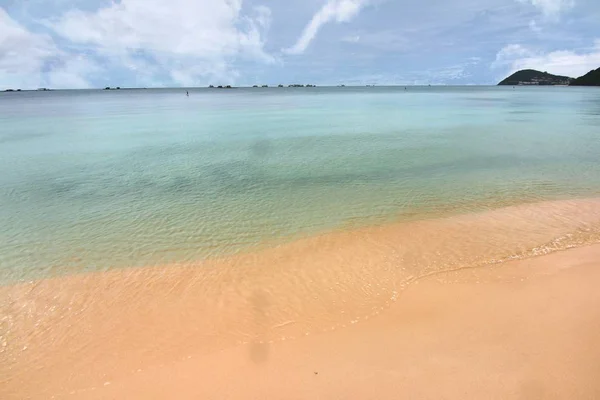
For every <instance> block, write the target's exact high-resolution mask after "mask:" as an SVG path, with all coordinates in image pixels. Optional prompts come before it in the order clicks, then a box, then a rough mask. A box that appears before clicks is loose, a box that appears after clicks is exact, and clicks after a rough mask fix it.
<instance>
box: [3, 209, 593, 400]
mask: <svg viewBox="0 0 600 400" xmlns="http://www.w3.org/2000/svg"><path fill="white" fill-rule="evenodd" d="M599 226H600V199H580V200H572V201H554V202H545V203H537V204H525V205H521V206H513V207H508V208H505V209H500V210H493V211H489V212H483V213H477V214H469V215H461V216H454V217H449V218H445V219H441V220H435V221H418V222H413V223H408V224H406V223H404V224H402V223H400V224H391V225H389V226H380V227H369V228H364V229H358V230H353V231H345V232H336V233H335V234H326V235H322V236H317V237H311V238H307V239H301V240H298V241H296V242H293V243H289V244H285V245H280V246H276V247H275V248H269V249H263V250H260V251H258V252H255V253H251V254H243V255H240V256H239V257H233V258H229V259H226V260H216V261H215V260H213V261H208V262H204V263H198V264H194V265H172V266H164V267H149V268H132V269H125V270H115V271H109V272H96V273H88V274H81V275H73V276H67V277H60V278H50V279H45V280H40V281H33V282H31V283H25V284H19V285H12V286H5V287H0V297H2V298H3V299H6V301H5V302H3V303H1V304H0V311H1V312H2V313H1V314H2V315H3V319H2V331H3V332H2V335H1V336H3V338H2V340H0V341H3V343H6V344H3V343H0V345H2V346H3V347H2V348H1V349H2V352H1V354H0V361H1V362H0V366H1V369H3V370H4V371H0V375H2V376H5V377H7V378H6V380H4V381H0V393H1V392H2V391H3V389H2V387H5V388H6V389H5V390H6V391H7V393H8V394H11V393H12V394H19V395H21V396H20V397H23V396H25V395H29V394H28V393H25V392H19V390H22V391H29V390H32V392H31V394H30V396H31V397H33V398H46V397H50V395H59V394H61V395H62V394H68V393H70V392H71V391H75V392H76V393H79V392H77V391H78V390H83V389H86V388H90V387H95V388H99V386H98V385H99V383H104V382H117V381H122V380H123V379H125V380H126V377H128V376H130V375H131V374H132V372H135V371H137V370H142V371H144V370H146V369H148V368H155V367H156V368H159V369H160V365H173V364H177V363H181V362H184V363H185V360H187V359H188V357H193V359H196V358H198V357H201V358H206V359H211V357H217V356H216V355H218V354H222V353H223V352H229V351H233V352H235V349H240V348H246V349H248V348H250V349H254V350H252V351H251V353H252V354H254V356H252V357H254V358H256V360H260V359H261V358H262V357H263V355H262V354H263V353H264V352H263V350H264V348H270V347H271V346H275V345H277V346H287V344H288V343H295V342H298V343H301V342H303V341H305V340H307V337H310V338H312V337H321V336H323V337H325V336H327V335H333V336H337V335H340V336H343V335H344V334H345V332H347V331H349V330H350V331H352V330H353V329H355V327H357V326H362V325H363V323H365V325H366V321H367V320H370V321H368V324H370V323H371V321H374V320H381V319H386V318H388V317H389V315H390V314H393V313H394V311H393V310H395V309H397V308H398V307H400V306H402V304H404V303H405V300H406V295H407V293H411V291H414V290H415V288H416V287H421V286H422V285H421V283H422V282H429V281H431V280H439V279H440V277H443V276H450V275H453V274H455V275H457V276H459V278H457V279H458V280H459V281H460V280H464V278H465V277H466V276H471V275H473V274H475V275H477V274H481V273H483V272H485V273H488V274H491V273H496V272H498V273H499V274H500V275H502V274H505V273H506V271H507V268H508V269H510V268H509V267H510V266H511V265H523V264H527V263H534V264H535V263H540V262H542V263H543V261H539V260H548V258H547V257H550V260H553V259H559V260H563V257H566V259H568V260H570V259H572V261H569V262H572V263H576V262H578V260H579V259H581V258H582V256H581V255H580V252H584V253H585V252H586V251H587V250H585V249H588V248H593V249H594V251H593V256H594V257H596V256H598V254H596V253H600V252H599V251H597V250H598V249H599V248H600V245H591V246H588V247H586V245H587V244H590V243H594V242H598V241H599V239H600V236H598V234H599V233H600V232H599V231H597V228H598V227H599ZM582 246H583V247H582ZM570 247H578V248H576V249H570ZM563 250H565V251H563ZM574 252H575V253H574ZM549 253H550V254H549ZM573 254H575V255H573ZM563 255H564V256H563ZM514 258H522V259H521V260H513V261H511V260H512V259H514ZM583 258H585V257H583ZM588 258H589V257H588ZM597 260H600V256H598V257H597V259H596V258H594V259H593V260H592V261H597ZM552 263H553V261H551V262H549V264H551V266H552V265H554V264H552ZM477 266H479V267H484V268H473V269H469V268H470V267H477ZM517 269H518V268H517ZM554 269H556V268H554ZM449 270H456V271H455V272H448V271H449ZM552 270H553V268H549V269H548V268H546V272H548V271H552ZM426 275H430V276H429V277H426V278H423V276H426ZM592 278H593V279H595V275H594V276H592ZM593 279H590V281H591V280H593ZM449 282H450V281H449ZM450 283H451V282H450ZM471 284H473V285H478V283H473V282H471ZM467 286H469V287H470V285H467ZM437 290H440V291H442V292H443V291H444V290H446V289H444V287H439V288H437V289H436V291H437ZM417 308H418V307H417ZM415 312H416V311H415ZM531 317H533V318H536V317H535V316H533V315H532V316H531ZM464 322H465V323H466V322H467V321H464ZM475 322H476V321H472V323H475ZM261 349H262V350H261ZM340 352H342V353H346V352H349V353H348V354H351V353H352V352H351V351H350V350H349V349H344V350H340ZM256 360H254V361H256ZM254 361H253V362H254ZM259 364H260V363H259ZM31 365H36V366H37V368H36V369H32V368H31V367H30V366H31ZM76 371H77V372H76ZM162 373H165V374H166V375H169V373H168V371H167V370H165V369H164V368H163V369H162ZM203 373H205V372H203ZM154 379H156V380H157V382H158V381H160V379H159V377H155V378H153V379H152V380H151V382H153V381H154ZM161 384H164V385H166V382H162V383H161ZM107 386H111V388H112V387H113V386H112V384H109V385H107ZM151 386H152V385H151ZM106 390H108V389H106ZM111 390H112V389H111ZM127 390H129V389H127ZM333 394H334V393H332V396H333ZM86 396H87V395H86ZM115 396H116V397H123V395H121V396H119V395H115ZM3 397H7V398H11V397H10V396H3ZM18 397H19V396H17V398H18ZM142 397H144V396H142ZM146 397H147V396H146ZM333 397H335V396H333ZM209 398H210V397H209ZM286 398H287V397H286ZM290 398H293V396H291V397H290Z"/></svg>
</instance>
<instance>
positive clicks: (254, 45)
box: [46, 0, 276, 84]
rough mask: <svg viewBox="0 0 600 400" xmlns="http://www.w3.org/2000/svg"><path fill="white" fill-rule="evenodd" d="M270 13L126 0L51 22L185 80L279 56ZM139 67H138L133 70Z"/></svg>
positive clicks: (233, 5)
mask: <svg viewBox="0 0 600 400" xmlns="http://www.w3.org/2000/svg"><path fill="white" fill-rule="evenodd" d="M270 21H271V11H270V9H269V8H267V7H264V6H259V7H255V8H254V9H253V10H252V14H251V15H243V14H242V0H169V1H164V0H122V1H121V2H119V3H116V2H113V3H110V5H108V6H107V7H104V8H100V9H98V10H96V11H92V12H85V11H81V10H71V11H68V12H67V13H65V14H63V15H62V16H60V17H59V18H56V19H52V20H50V21H47V22H46V25H47V26H48V27H50V28H51V29H53V30H54V31H55V32H56V33H57V34H59V35H60V36H62V37H64V38H66V39H68V40H70V41H72V42H74V43H78V44H84V45H89V46H92V48H93V49H95V50H96V51H98V52H99V53H100V54H102V55H105V56H109V57H113V58H116V59H120V60H121V59H124V58H126V59H129V60H130V63H131V64H133V65H134V66H135V65H136V62H135V61H133V62H131V60H135V59H138V58H141V59H146V60H147V59H151V60H153V61H155V62H157V63H158V64H159V65H160V66H162V67H163V68H164V69H165V71H166V72H167V74H169V75H170V76H171V77H172V78H173V80H175V81H176V82H177V83H180V84H196V83H198V82H199V80H202V79H207V78H209V77H211V78H217V79H228V78H229V73H230V68H229V62H230V61H232V60H235V59H237V58H244V57H245V58H248V59H252V60H259V61H261V62H265V63H272V62H275V61H276V60H275V58H274V57H272V56H271V55H269V54H267V53H266V52H265V50H264V44H265V39H264V37H265V34H266V31H267V30H268V29H269V26H270ZM134 70H135V69H134Z"/></svg>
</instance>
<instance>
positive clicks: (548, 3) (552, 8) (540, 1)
mask: <svg viewBox="0 0 600 400" xmlns="http://www.w3.org/2000/svg"><path fill="white" fill-rule="evenodd" d="M518 1H519V2H520V3H527V4H531V5H532V6H534V7H536V8H537V9H539V10H540V11H541V12H542V14H544V16H546V17H548V18H556V17H558V15H559V14H561V13H563V12H566V11H568V10H570V9H572V8H573V7H575V0H518Z"/></svg>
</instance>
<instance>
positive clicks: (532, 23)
mask: <svg viewBox="0 0 600 400" xmlns="http://www.w3.org/2000/svg"><path fill="white" fill-rule="evenodd" d="M529 29H531V31H532V32H535V33H540V32H541V31H542V28H540V26H539V25H538V24H537V22H535V20H533V19H532V20H531V21H529Z"/></svg>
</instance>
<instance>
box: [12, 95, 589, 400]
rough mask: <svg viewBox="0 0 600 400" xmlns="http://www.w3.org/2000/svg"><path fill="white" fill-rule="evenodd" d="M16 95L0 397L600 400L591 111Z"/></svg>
mask: <svg viewBox="0 0 600 400" xmlns="http://www.w3.org/2000/svg"><path fill="white" fill-rule="evenodd" d="M280 89H281V90H280ZM13 94H14V93H13ZM13 94H11V93H2V94H0V125H1V126H2V127H3V129H2V130H0V170H1V171H2V174H0V204H1V205H2V206H1V207H0V226H2V228H3V229H1V230H0V398H2V399H3V400H4V399H24V398H31V399H51V398H55V399H62V398H65V399H68V398H73V399H85V398H98V399H105V398H156V399H163V398H174V397H175V398H183V399H185V398H190V399H196V398H206V399H212V398H231V399H245V398H250V399H253V398H254V399H259V398H275V399H312V398H324V399H329V398H340V399H346V398H356V399H364V398H378V399H381V398H390V399H391V398H399V397H407V398H474V399H475V398H536V396H537V397H538V398H595V397H597V387H598V386H597V385H595V383H594V382H593V380H592V379H593V377H594V376H597V375H598V367H597V364H596V361H595V360H598V359H599V357H597V355H598V353H597V350H596V349H595V348H594V346H595V343H594V338H595V337H598V336H599V335H598V333H599V332H598V320H599V319H600V318H599V316H598V312H597V310H598V309H599V308H598V304H597V303H598V295H597V294H596V292H595V288H596V287H597V286H598V285H597V284H598V268H597V267H598V261H599V260H600V259H599V257H598V253H599V250H598V244H599V243H600V198H599V197H598V196H600V163H599V162H598V154H600V131H599V130H598V126H599V123H600V114H598V112H597V110H598V104H600V102H599V100H600V97H599V95H598V92H597V91H592V90H588V89H586V88H558V87H539V88H533V87H527V88H525V87H523V88H517V89H513V88H512V87H486V86H474V87H467V86H464V87H461V86H456V87H450V86H449V87H409V88H408V89H406V90H405V89H404V87H339V88H338V87H317V88H312V87H311V88H264V89H262V88H260V89H258V90H257V89H253V88H236V89H235V90H222V91H220V90H211V89H201V88H191V89H190V90H189V96H186V95H185V93H182V92H181V91H180V90H178V89H148V90H107V91H104V90H72V91H68V90H65V91H61V90H57V91H49V92H48V91H40V92H37V91H36V92H22V93H19V95H18V97H17V96H13Z"/></svg>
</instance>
